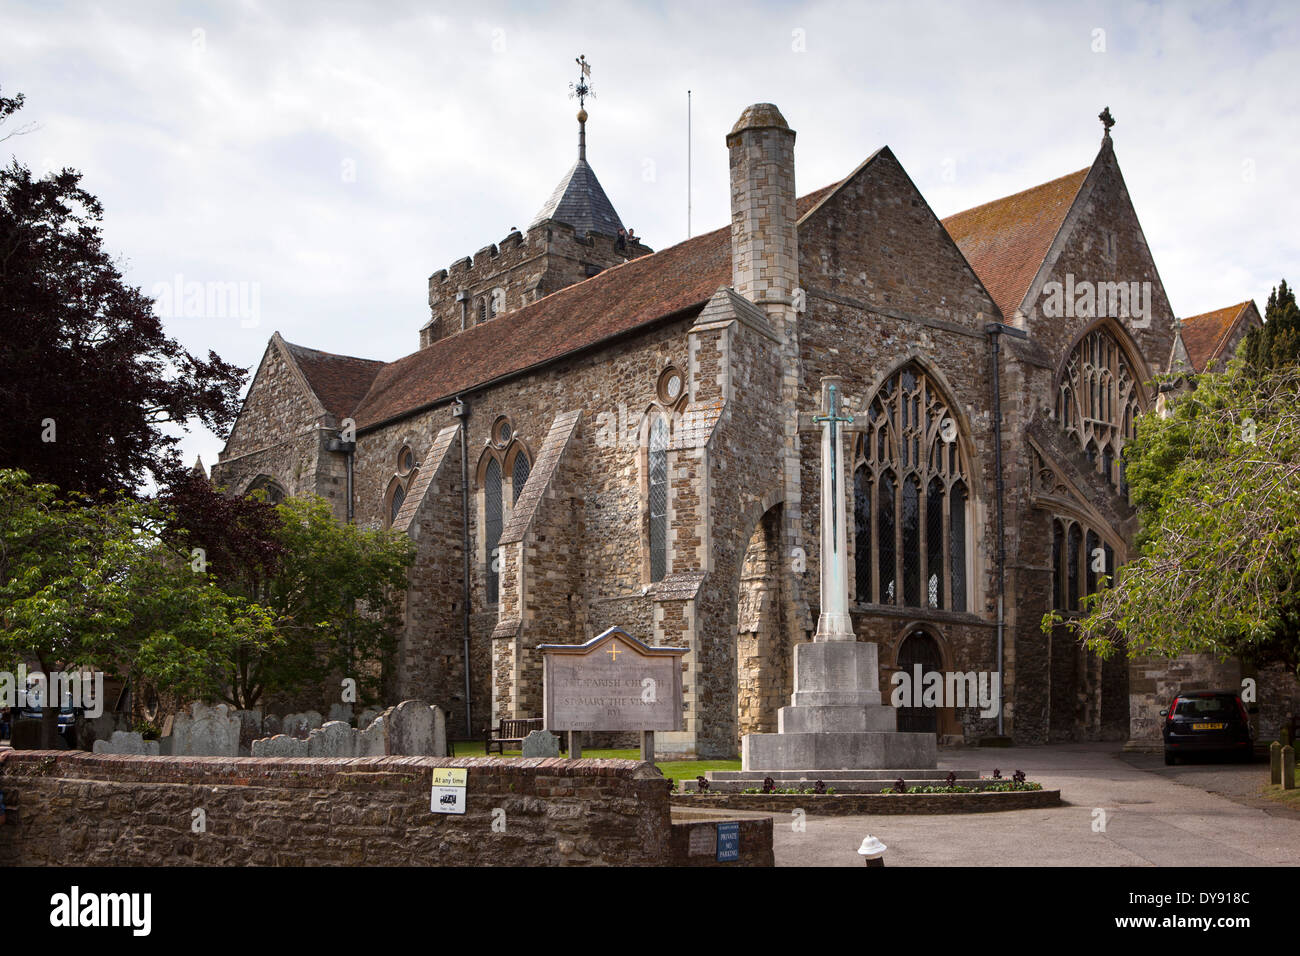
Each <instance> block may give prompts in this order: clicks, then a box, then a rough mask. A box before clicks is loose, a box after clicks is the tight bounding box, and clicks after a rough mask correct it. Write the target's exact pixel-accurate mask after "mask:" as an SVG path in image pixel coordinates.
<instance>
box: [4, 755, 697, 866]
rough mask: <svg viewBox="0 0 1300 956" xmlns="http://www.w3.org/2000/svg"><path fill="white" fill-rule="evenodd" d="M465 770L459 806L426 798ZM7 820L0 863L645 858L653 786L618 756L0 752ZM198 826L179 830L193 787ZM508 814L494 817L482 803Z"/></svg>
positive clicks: (656, 807) (649, 774) (658, 802)
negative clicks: (203, 820) (446, 777)
mask: <svg viewBox="0 0 1300 956" xmlns="http://www.w3.org/2000/svg"><path fill="white" fill-rule="evenodd" d="M438 767H459V768H463V769H466V770H467V771H468V789H467V797H466V801H467V812H466V813H465V814H464V815H463V816H460V815H453V814H434V813H431V812H430V810H429V798H430V791H431V784H432V771H433V769H434V768H438ZM0 788H2V789H3V791H4V794H5V800H6V803H7V804H8V805H10V806H12V807H16V808H18V809H19V811H20V812H19V823H18V824H17V825H14V826H5V827H0V866H20V865H21V866H33V865H35V866H51V865H54V866H57V865H70V864H74V863H75V864H76V865H78V866H169V865H178V864H195V865H204V866H241V865H259V866H271V865H273V866H321V865H369V866H574V865H606V866H658V865H665V864H667V863H668V862H669V861H670V843H671V837H670V829H671V825H670V819H669V809H668V785H667V783H666V781H665V780H664V778H663V777H662V776H661V775H660V774H659V773H658V772H657V771H656V770H654V769H653V768H652V767H651V766H649V765H648V764H644V763H640V762H637V761H631V760H559V759H547V760H535V759H512V760H502V759H500V758H492V757H479V758H461V759H447V758H436V757H380V758H357V759H351V760H329V761H321V760H316V759H312V758H306V759H264V758H259V757H230V758H224V759H217V758H211V757H208V758H185V757H161V758H145V757H133V756H116V755H114V756H100V755H91V754H84V753H77V754H68V753H63V752H54V751H27V752H18V751H9V752H5V753H3V754H0ZM200 792H201V794H202V805H203V807H204V810H205V811H206V814H207V831H206V832H205V833H203V834H201V835H200V834H195V833H193V832H191V830H190V825H191V811H192V810H193V808H194V806H195V805H196V804H195V801H196V799H197V795H198V794H199V793H200ZM497 808H500V809H502V810H504V811H505V813H506V818H507V820H508V821H509V825H508V826H507V828H506V829H505V831H504V832H498V831H495V830H493V827H492V823H493V819H494V817H493V812H494V810H496V809H497Z"/></svg>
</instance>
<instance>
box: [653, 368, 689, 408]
mask: <svg viewBox="0 0 1300 956" xmlns="http://www.w3.org/2000/svg"><path fill="white" fill-rule="evenodd" d="M682 386H683V382H682V373H681V372H679V371H677V369H675V368H674V367H673V366H671V365H670V366H668V368H666V369H664V370H663V372H662V373H661V374H660V376H659V389H658V391H659V401H661V402H663V403H664V404H665V405H671V404H672V403H673V402H675V401H677V399H679V398H680V397H681V395H682Z"/></svg>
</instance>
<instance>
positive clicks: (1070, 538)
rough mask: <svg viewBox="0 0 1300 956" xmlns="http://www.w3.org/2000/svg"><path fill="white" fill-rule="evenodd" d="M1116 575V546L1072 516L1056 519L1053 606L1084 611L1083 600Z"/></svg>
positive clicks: (1054, 528) (1059, 609) (1053, 546)
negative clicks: (1103, 579)
mask: <svg viewBox="0 0 1300 956" xmlns="http://www.w3.org/2000/svg"><path fill="white" fill-rule="evenodd" d="M1115 574H1116V568H1115V549H1114V548H1112V547H1111V546H1110V545H1109V544H1107V543H1106V541H1105V540H1104V539H1103V538H1102V537H1101V535H1100V534H1098V533H1097V532H1096V531H1094V530H1092V529H1091V528H1088V527H1086V526H1085V525H1082V524H1080V523H1079V522H1078V521H1077V520H1075V519H1073V518H1069V517H1065V518H1061V517H1057V518H1053V519H1052V606H1053V607H1054V608H1055V609H1056V610H1058V611H1081V610H1084V608H1083V604H1082V602H1083V599H1084V598H1086V597H1087V596H1088V595H1091V594H1096V593H1097V591H1098V590H1100V588H1101V585H1102V578H1103V577H1104V578H1106V579H1108V580H1109V579H1113V578H1114V577H1115Z"/></svg>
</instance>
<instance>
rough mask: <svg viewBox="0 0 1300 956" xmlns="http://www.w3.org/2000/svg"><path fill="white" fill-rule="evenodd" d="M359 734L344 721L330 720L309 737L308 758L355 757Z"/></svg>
mask: <svg viewBox="0 0 1300 956" xmlns="http://www.w3.org/2000/svg"><path fill="white" fill-rule="evenodd" d="M356 755H357V732H356V731H355V730H353V729H352V727H351V725H349V724H347V723H346V722H344V721H342V720H329V721H326V722H325V723H324V724H322V725H321V726H320V727H318V728H317V729H315V730H313V731H312V732H311V734H310V735H309V736H308V737H307V756H308V757H355V756H356Z"/></svg>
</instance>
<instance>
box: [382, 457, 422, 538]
mask: <svg viewBox="0 0 1300 956" xmlns="http://www.w3.org/2000/svg"><path fill="white" fill-rule="evenodd" d="M396 464H397V469H396V471H395V472H394V473H393V477H392V478H391V479H389V482H388V490H387V491H386V492H385V493H384V500H385V501H386V502H387V505H386V506H385V508H384V509H383V510H381V511H380V514H381V515H382V516H383V519H384V523H385V526H386V527H389V528H391V527H392V526H393V525H394V524H396V523H397V515H398V514H399V513H400V512H401V510H402V503H403V502H405V501H406V495H407V492H409V491H410V490H411V485H412V484H414V482H415V476H416V475H417V474H418V473H419V459H417V458H416V457H415V452H414V451H413V450H412V448H411V446H410V445H403V446H402V448H401V450H400V451H398V453H397V459H396Z"/></svg>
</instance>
